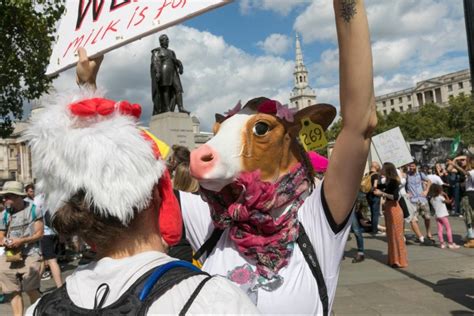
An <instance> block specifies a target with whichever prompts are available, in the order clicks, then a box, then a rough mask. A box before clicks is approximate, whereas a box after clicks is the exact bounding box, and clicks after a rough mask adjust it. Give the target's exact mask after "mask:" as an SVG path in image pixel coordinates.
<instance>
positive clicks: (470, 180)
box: [466, 169, 474, 191]
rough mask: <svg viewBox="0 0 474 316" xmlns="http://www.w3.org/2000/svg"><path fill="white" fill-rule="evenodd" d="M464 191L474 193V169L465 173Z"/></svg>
mask: <svg viewBox="0 0 474 316" xmlns="http://www.w3.org/2000/svg"><path fill="white" fill-rule="evenodd" d="M466 191H474V169H473V170H469V171H468V172H467V177H466Z"/></svg>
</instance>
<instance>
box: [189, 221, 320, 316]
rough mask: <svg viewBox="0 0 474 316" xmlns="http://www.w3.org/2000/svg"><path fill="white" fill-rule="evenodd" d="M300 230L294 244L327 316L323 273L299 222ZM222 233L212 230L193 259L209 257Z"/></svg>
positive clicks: (221, 230)
mask: <svg viewBox="0 0 474 316" xmlns="http://www.w3.org/2000/svg"><path fill="white" fill-rule="evenodd" d="M299 225H300V229H299V233H298V238H297V239H296V242H297V243H298V246H299V247H300V249H301V252H302V253H303V256H304V259H305V261H306V263H307V264H308V266H309V269H310V270H311V273H312V274H313V277H314V278H315V280H316V283H317V285H318V292H319V299H320V300H321V303H322V304H323V315H324V316H328V313H329V296H328V290H327V287H326V282H325V281H324V276H323V272H322V271H321V266H320V265H319V261H318V257H317V256H316V252H315V251H314V247H313V245H312V244H311V241H310V240H309V237H308V235H307V234H306V231H305V229H304V227H303V224H302V223H301V222H300V223H299ZM223 233H224V230H223V229H219V228H214V231H213V232H212V234H211V236H210V237H209V238H208V239H207V240H206V241H205V242H204V244H202V246H201V248H199V249H198V251H196V253H195V254H194V256H193V259H195V260H198V259H199V258H200V257H201V256H202V255H203V254H204V253H206V254H207V255H210V254H211V253H212V250H213V249H214V248H215V247H216V245H217V242H218V241H219V239H220V238H221V236H222V234H223Z"/></svg>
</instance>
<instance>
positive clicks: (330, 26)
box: [293, 0, 336, 43]
mask: <svg viewBox="0 0 474 316" xmlns="http://www.w3.org/2000/svg"><path fill="white" fill-rule="evenodd" d="M293 28H294V30H295V31H296V32H297V33H299V34H302V37H303V42H304V43H311V42H313V41H317V40H318V41H325V40H333V41H335V40H336V26H335V24H334V10H333V5H332V1H327V0H315V1H313V2H312V3H311V4H310V5H309V6H308V7H307V8H306V10H305V11H304V12H303V13H301V14H300V15H299V16H298V17H297V18H296V20H295V23H294V25H293Z"/></svg>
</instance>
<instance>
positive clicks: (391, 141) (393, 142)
mask: <svg viewBox="0 0 474 316" xmlns="http://www.w3.org/2000/svg"><path fill="white" fill-rule="evenodd" d="M372 145H373V146H374V149H375V152H376V153H377V156H378V158H379V161H381V162H382V163H384V162H391V163H393V164H394V165H395V167H397V168H398V167H401V166H403V165H406V164H407V163H410V162H412V161H413V158H412V156H411V153H410V149H409V147H408V145H407V143H406V141H405V138H404V137H403V135H402V131H401V130H400V127H395V128H392V129H390V130H388V131H386V132H383V133H381V134H378V135H376V136H374V137H372ZM374 160H375V159H374Z"/></svg>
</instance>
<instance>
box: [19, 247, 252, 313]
mask: <svg viewBox="0 0 474 316" xmlns="http://www.w3.org/2000/svg"><path fill="white" fill-rule="evenodd" d="M173 260H177V259H174V258H171V257H169V256H167V255H165V254H163V253H161V252H157V251H148V252H143V253H140V254H137V255H135V256H132V257H127V258H123V259H112V258H103V259H101V260H99V261H97V262H93V263H90V264H88V265H85V266H80V267H78V268H77V269H76V271H74V273H73V274H72V275H71V276H69V277H68V278H67V279H66V286H67V292H68V295H69V297H70V298H71V300H72V301H73V303H74V304H75V305H77V306H79V307H82V308H88V309H92V308H93V307H94V299H95V295H96V291H97V289H98V288H99V286H100V285H101V284H102V283H107V284H108V285H109V287H110V292H109V294H108V296H107V298H106V301H105V304H104V307H106V306H108V305H110V304H112V303H114V302H115V301H116V300H117V299H119V298H120V296H121V295H122V294H123V293H124V292H125V291H126V290H127V289H129V288H130V286H131V285H133V283H134V282H135V281H136V280H138V278H140V277H141V276H142V275H143V274H145V273H146V272H147V271H149V270H150V269H152V268H153V267H156V266H159V265H162V264H165V263H168V262H170V261H173ZM205 277H206V276H205V275H198V276H194V277H190V278H188V279H185V280H183V281H181V282H180V283H178V284H177V285H175V286H174V287H172V288H171V289H170V290H168V291H167V292H166V293H165V294H163V296H161V297H160V298H159V299H158V300H157V301H155V303H153V304H152V305H151V306H150V309H149V310H148V315H155V314H170V315H177V314H178V313H179V312H180V311H181V309H182V308H183V306H184V304H186V302H187V301H188V299H189V298H190V296H191V294H192V293H193V292H194V290H195V289H196V287H197V286H198V284H199V283H200V282H201V281H202V280H203V279H204V278H205ZM35 306H36V303H35V304H34V305H32V306H30V307H29V308H28V310H27V312H26V314H27V315H32V314H33V311H34V307H35ZM187 314H190V315H192V314H194V315H196V314H259V312H258V310H257V309H256V308H255V306H254V305H253V304H252V302H251V301H250V300H249V299H248V297H247V296H246V295H245V293H243V292H242V291H240V290H239V289H238V288H237V287H235V286H234V285H233V284H232V283H231V282H228V281H227V280H225V279H224V278H221V277H213V278H212V279H211V280H210V281H209V282H207V283H206V284H205V285H204V287H203V288H202V289H201V291H200V292H199V294H198V296H197V297H196V299H195V300H194V302H193V303H192V305H191V307H190V309H189V310H188V313H187Z"/></svg>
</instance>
